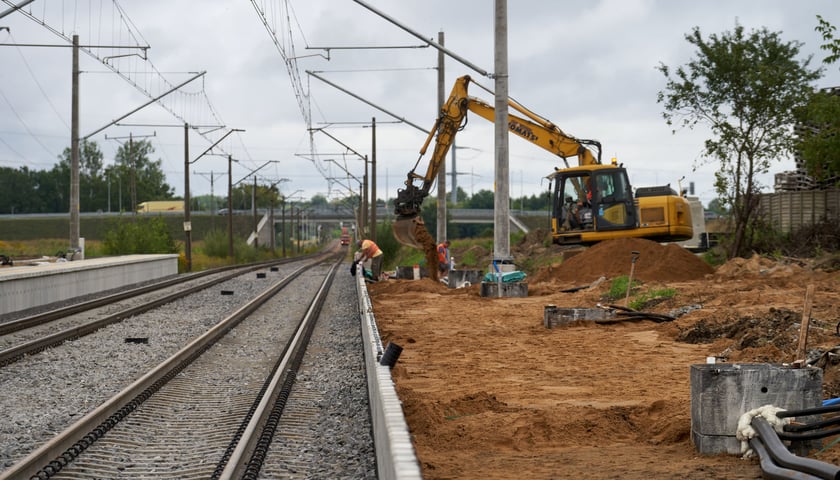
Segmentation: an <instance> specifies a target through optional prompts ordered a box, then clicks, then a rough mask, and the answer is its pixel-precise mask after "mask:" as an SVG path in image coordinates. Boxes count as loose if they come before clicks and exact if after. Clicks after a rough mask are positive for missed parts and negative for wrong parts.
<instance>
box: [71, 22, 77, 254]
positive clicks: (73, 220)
mask: <svg viewBox="0 0 840 480" xmlns="http://www.w3.org/2000/svg"><path fill="white" fill-rule="evenodd" d="M70 102H71V106H70V112H71V113H70V249H71V250H74V251H75V250H79V36H78V35H73V74H72V86H71V100H70Z"/></svg>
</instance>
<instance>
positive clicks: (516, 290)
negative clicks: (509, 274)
mask: <svg viewBox="0 0 840 480" xmlns="http://www.w3.org/2000/svg"><path fill="white" fill-rule="evenodd" d="M499 285H501V286H502V290H501V295H500V294H499ZM481 296H482V297H509V298H526V297H527V296H528V283H527V282H502V283H501V284H499V283H497V282H481Z"/></svg>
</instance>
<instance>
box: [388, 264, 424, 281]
mask: <svg viewBox="0 0 840 480" xmlns="http://www.w3.org/2000/svg"><path fill="white" fill-rule="evenodd" d="M396 274H397V279H399V280H414V265H408V266H401V267H399V266H398V267H397V269H396ZM420 278H429V269H428V268H426V267H424V266H422V265H421V266H420Z"/></svg>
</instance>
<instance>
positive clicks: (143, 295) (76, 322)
mask: <svg viewBox="0 0 840 480" xmlns="http://www.w3.org/2000/svg"><path fill="white" fill-rule="evenodd" d="M290 261H291V260H288V259H286V260H278V261H273V262H265V263H258V264H252V265H245V266H232V267H223V268H219V269H214V270H210V271H206V272H200V273H195V274H191V275H188V276H184V277H177V278H174V279H169V280H165V281H163V282H157V283H154V284H150V285H144V286H141V287H137V288H134V289H130V290H127V291H124V292H118V293H115V294H112V295H108V296H105V297H102V298H95V299H92V300H89V301H86V302H81V303H77V304H73V305H68V306H64V307H60V308H56V309H52V310H49V311H45V312H41V313H38V314H34V315H30V316H26V317H23V318H18V319H14V320H9V321H6V322H3V323H0V367H2V366H5V365H8V364H10V363H13V362H15V361H17V360H19V359H21V358H23V357H24V356H25V355H32V354H34V353H37V352H40V351H43V350H44V349H46V348H50V347H54V346H56V345H60V344H61V343H63V342H65V341H68V340H72V339H76V338H79V337H81V336H84V335H88V334H90V333H93V332H95V331H97V330H99V329H101V328H104V327H106V326H108V325H111V324H113V323H116V322H120V321H122V320H124V319H126V318H130V317H132V316H135V315H140V314H142V313H144V312H147V311H149V310H152V309H154V308H158V307H160V306H162V305H165V304H167V303H171V302H173V301H175V300H177V299H180V298H183V297H186V296H187V295H190V294H193V293H195V292H198V291H201V290H203V289H208V288H211V287H214V286H216V285H218V284H221V283H223V282H225V281H228V280H231V279H233V278H236V277H239V276H242V275H247V274H249V273H252V272H255V271H257V270H266V269H270V270H276V269H278V268H279V267H278V266H279V265H283V264H287V263H289V262H290Z"/></svg>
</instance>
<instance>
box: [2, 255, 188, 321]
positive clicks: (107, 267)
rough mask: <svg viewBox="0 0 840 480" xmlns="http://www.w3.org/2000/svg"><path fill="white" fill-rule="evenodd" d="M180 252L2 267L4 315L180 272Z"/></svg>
mask: <svg viewBox="0 0 840 480" xmlns="http://www.w3.org/2000/svg"><path fill="white" fill-rule="evenodd" d="M177 273H178V255H176V254H160V255H123V256H117V257H103V258H94V259H86V260H75V261H72V262H54V263H52V262H51V263H47V262H44V263H39V264H34V265H21V266H12V267H3V268H0V315H4V314H8V313H12V312H17V311H21V310H27V309H30V308H36V307H41V306H44V305H49V304H53V303H57V302H61V301H64V300H68V299H70V298H74V297H80V296H83V295H89V294H93V293H98V292H102V291H107V290H114V289H118V288H121V287H126V286H129V285H134V284H138V283H144V282H148V281H153V280H157V279H161V278H164V277H168V276H171V275H176V274H177Z"/></svg>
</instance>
